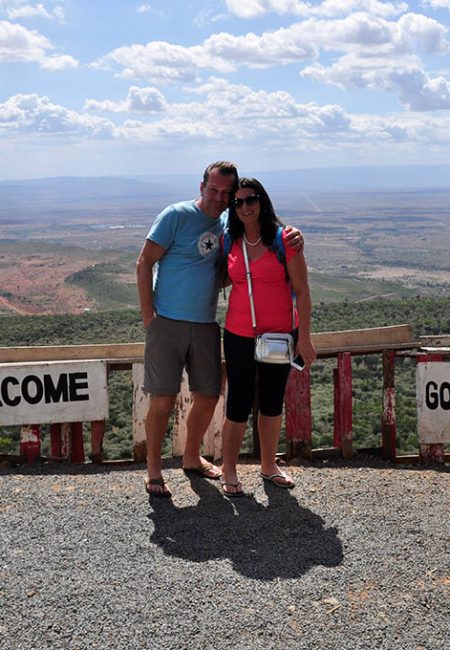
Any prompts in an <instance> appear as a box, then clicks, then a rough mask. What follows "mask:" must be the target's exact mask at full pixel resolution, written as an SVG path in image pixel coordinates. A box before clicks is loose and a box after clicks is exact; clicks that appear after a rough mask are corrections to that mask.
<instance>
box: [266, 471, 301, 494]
mask: <svg viewBox="0 0 450 650" xmlns="http://www.w3.org/2000/svg"><path fill="white" fill-rule="evenodd" d="M261 476H262V478H263V479H264V480H265V481H269V482H270V483H273V484H274V485H276V486H277V487H279V488H283V489H285V490H292V488H295V483H294V481H293V480H292V479H290V478H288V477H287V476H286V475H285V474H280V473H278V474H263V473H262V472H261ZM280 478H281V479H284V480H285V481H288V482H287V483H280V481H277V479H280Z"/></svg>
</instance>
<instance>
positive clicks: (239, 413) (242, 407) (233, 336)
mask: <svg viewBox="0 0 450 650" xmlns="http://www.w3.org/2000/svg"><path fill="white" fill-rule="evenodd" d="M228 224H229V232H230V236H231V239H232V244H231V247H230V249H229V252H228V255H227V272H228V277H229V279H230V281H231V287H232V288H231V293H230V298H229V305H228V311H227V315H226V320H225V332H224V351H225V360H226V366H227V378H228V398H227V415H226V418H225V422H224V426H223V431H222V441H223V466H222V478H221V483H222V490H223V492H224V494H226V495H227V496H230V497H236V496H242V495H243V494H244V492H243V489H242V485H241V483H240V481H239V478H238V475H237V467H236V466H237V461H238V456H239V450H240V447H241V444H242V440H243V438H244V434H245V429H246V426H247V420H248V416H249V414H250V411H251V408H252V405H253V397H254V393H255V386H256V377H258V398H259V414H258V431H259V438H260V449H261V476H262V477H263V478H264V479H266V480H268V481H271V482H272V483H274V484H275V485H277V486H278V487H282V488H293V487H294V485H295V484H294V482H293V480H292V479H291V478H290V477H289V476H287V474H286V473H285V472H282V471H280V469H279V467H278V466H277V464H276V462H275V459H276V452H277V449H278V443H279V438H280V431H281V415H282V409H283V398H284V390H285V387H286V382H287V378H288V374H289V371H290V366H289V364H270V363H258V362H256V361H255V359H254V348H255V335H256V334H262V333H264V332H292V333H293V334H294V338H295V341H296V350H295V351H296V354H299V355H301V356H302V357H303V360H304V363H305V366H306V367H310V365H311V364H312V362H313V361H314V359H315V358H316V352H315V349H314V345H313V343H312V341H311V333H310V322H311V294H310V290H309V282H308V270H307V266H306V260H305V257H304V255H303V252H301V253H296V252H295V251H293V250H292V249H291V248H290V247H289V246H286V247H285V255H286V268H285V266H284V265H283V264H282V263H281V262H280V261H279V259H278V258H277V255H276V253H275V251H274V250H273V242H274V240H275V235H276V232H277V229H278V227H279V225H280V224H281V222H280V221H279V219H278V218H277V216H276V214H275V211H274V209H273V206H272V202H271V200H270V198H269V196H268V194H267V192H266V190H265V189H264V187H263V186H262V185H261V183H260V182H259V181H257V180H256V179H252V178H243V179H240V181H239V185H238V189H237V190H236V193H235V195H234V198H233V200H232V201H231V205H230V209H229V220H228ZM283 239H284V235H283ZM243 246H245V247H246V249H247V255H248V259H249V266H250V275H251V281H252V291H253V300H254V307H255V316H256V332H255V329H254V327H253V324H252V318H251V310H250V301H249V295H248V285H247V276H246V267H245V261H244V254H243ZM292 294H293V295H294V298H295V307H296V310H295V311H294V319H293V305H292Z"/></svg>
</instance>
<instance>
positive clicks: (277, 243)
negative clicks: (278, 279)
mask: <svg viewBox="0 0 450 650" xmlns="http://www.w3.org/2000/svg"><path fill="white" fill-rule="evenodd" d="M272 250H273V252H274V253H275V255H276V257H277V260H278V261H279V262H280V264H282V265H283V266H284V272H285V274H286V279H287V280H288V281H289V274H288V270H287V262H286V248H285V246H284V241H283V226H278V228H277V231H276V233H275V237H274V240H273V242H272Z"/></svg>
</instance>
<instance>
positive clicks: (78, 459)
mask: <svg viewBox="0 0 450 650" xmlns="http://www.w3.org/2000/svg"><path fill="white" fill-rule="evenodd" d="M70 431H71V438H72V446H71V447H72V448H71V450H70V460H71V462H72V463H84V460H85V458H84V444H83V423H82V422H72V423H71V425H70Z"/></svg>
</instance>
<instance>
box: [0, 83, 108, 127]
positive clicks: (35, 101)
mask: <svg viewBox="0 0 450 650" xmlns="http://www.w3.org/2000/svg"><path fill="white" fill-rule="evenodd" d="M0 127H1V128H5V127H7V128H9V129H14V130H16V131H19V132H26V133H38V134H47V135H54V134H65V135H68V136H70V135H82V136H86V137H87V136H89V137H95V138H104V137H107V138H110V137H113V136H114V131H115V126H114V124H113V123H112V122H110V121H108V120H105V119H103V118H97V117H92V116H90V115H81V114H79V113H77V112H75V111H72V110H70V109H68V108H65V107H64V106H61V105H59V104H54V103H53V102H51V101H50V100H49V98H48V97H41V96H39V95H37V94H35V93H33V94H30V95H25V94H18V95H14V96H12V97H10V98H9V99H8V100H7V101H6V102H4V103H1V104H0Z"/></svg>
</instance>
